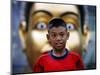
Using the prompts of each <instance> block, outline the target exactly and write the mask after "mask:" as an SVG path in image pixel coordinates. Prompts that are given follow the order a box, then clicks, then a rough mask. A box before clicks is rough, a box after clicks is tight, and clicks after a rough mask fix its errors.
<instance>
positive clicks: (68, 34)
mask: <svg viewBox="0 0 100 75" xmlns="http://www.w3.org/2000/svg"><path fill="white" fill-rule="evenodd" d="M69 36H70V33H69V32H67V40H68V39H69Z"/></svg>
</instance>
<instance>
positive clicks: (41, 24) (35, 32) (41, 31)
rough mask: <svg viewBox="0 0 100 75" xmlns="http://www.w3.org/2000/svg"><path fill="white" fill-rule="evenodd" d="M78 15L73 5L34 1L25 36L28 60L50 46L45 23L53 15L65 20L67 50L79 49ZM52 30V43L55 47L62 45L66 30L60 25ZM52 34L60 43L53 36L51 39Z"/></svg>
mask: <svg viewBox="0 0 100 75" xmlns="http://www.w3.org/2000/svg"><path fill="white" fill-rule="evenodd" d="M68 12H69V13H68ZM73 13H74V14H73ZM79 15H80V14H79V11H78V9H77V7H76V6H75V5H64V4H63V5H62V4H49V3H34V4H33V6H32V8H31V11H30V18H29V23H28V26H29V29H28V32H27V35H26V38H25V46H26V53H27V56H28V57H29V60H31V61H32V60H33V59H35V58H37V56H38V55H39V54H40V53H42V52H45V51H48V50H50V49H51V48H52V47H51V46H50V44H49V42H48V40H47V38H46V34H47V24H48V22H49V20H50V19H51V18H53V17H60V18H62V19H63V20H64V21H65V22H66V26H67V28H68V31H69V32H70V35H69V39H68V41H67V44H66V47H67V48H68V49H69V50H73V49H77V50H80V47H81V41H80V40H81V39H80V24H79V23H80V21H79V20H80V19H79V17H80V16H79ZM60 28H61V29H60ZM52 30H53V31H54V34H51V35H50V40H51V43H52V45H53V46H54V47H55V48H56V47H61V46H63V44H65V41H66V36H65V33H66V32H65V31H62V30H63V28H62V27H59V28H54V29H52ZM58 30H60V31H62V32H63V37H61V36H62V34H60V31H58ZM57 31H58V32H57ZM54 35H57V36H58V37H55V38H58V39H60V40H61V41H60V44H58V43H57V40H55V38H54V39H53V37H54ZM54 41H55V43H54ZM55 44H57V46H55Z"/></svg>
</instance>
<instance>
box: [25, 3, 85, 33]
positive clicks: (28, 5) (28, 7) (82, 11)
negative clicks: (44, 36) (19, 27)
mask: <svg viewBox="0 0 100 75" xmlns="http://www.w3.org/2000/svg"><path fill="white" fill-rule="evenodd" d="M34 3H35V2H27V3H26V8H25V15H24V16H25V21H26V29H25V31H26V32H27V31H28V27H29V26H28V22H29V14H30V10H31V7H32V4H34ZM76 6H77V8H78V10H79V13H80V26H81V32H82V33H83V26H84V23H85V14H86V12H85V9H84V6H83V5H76Z"/></svg>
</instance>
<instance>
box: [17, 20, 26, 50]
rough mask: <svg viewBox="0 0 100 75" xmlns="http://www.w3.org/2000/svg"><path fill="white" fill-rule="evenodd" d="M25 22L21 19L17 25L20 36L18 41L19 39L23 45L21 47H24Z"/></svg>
mask: <svg viewBox="0 0 100 75" xmlns="http://www.w3.org/2000/svg"><path fill="white" fill-rule="evenodd" d="M25 29H26V22H25V21H22V22H21V23H20V25H19V30H18V32H19V37H20V41H21V44H22V46H23V49H25V48H26V46H25V39H26V35H27V32H26V30H25Z"/></svg>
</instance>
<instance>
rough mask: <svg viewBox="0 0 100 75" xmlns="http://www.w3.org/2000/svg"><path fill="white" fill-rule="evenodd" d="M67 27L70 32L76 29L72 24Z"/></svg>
mask: <svg viewBox="0 0 100 75" xmlns="http://www.w3.org/2000/svg"><path fill="white" fill-rule="evenodd" d="M66 27H67V29H68V30H74V29H75V27H74V25H73V24H72V23H68V24H66Z"/></svg>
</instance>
